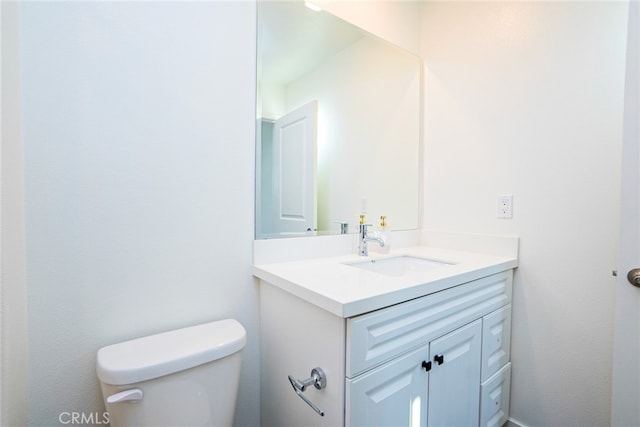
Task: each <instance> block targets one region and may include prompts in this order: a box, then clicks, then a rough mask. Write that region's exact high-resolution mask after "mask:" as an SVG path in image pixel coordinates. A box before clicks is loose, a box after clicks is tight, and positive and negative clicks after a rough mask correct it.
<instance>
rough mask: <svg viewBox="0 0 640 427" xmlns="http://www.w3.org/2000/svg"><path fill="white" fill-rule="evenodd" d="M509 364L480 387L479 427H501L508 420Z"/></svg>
mask: <svg viewBox="0 0 640 427" xmlns="http://www.w3.org/2000/svg"><path fill="white" fill-rule="evenodd" d="M510 392H511V363H507V364H506V365H505V366H504V367H503V368H502V369H500V370H499V371H498V372H497V373H496V374H494V375H493V376H492V377H491V378H489V379H488V380H487V381H485V382H484V383H482V385H481V386H480V427H501V426H502V425H503V424H504V423H506V422H507V419H508V418H509V394H510Z"/></svg>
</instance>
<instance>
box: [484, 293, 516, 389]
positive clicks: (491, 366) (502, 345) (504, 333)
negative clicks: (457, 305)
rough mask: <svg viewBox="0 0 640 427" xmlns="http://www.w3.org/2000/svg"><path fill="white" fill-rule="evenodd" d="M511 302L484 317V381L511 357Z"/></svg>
mask: <svg viewBox="0 0 640 427" xmlns="http://www.w3.org/2000/svg"><path fill="white" fill-rule="evenodd" d="M510 349H511V304H509V305H506V306H504V307H502V308H501V309H498V310H496V311H494V312H493V313H490V314H488V315H486V316H484V317H483V318H482V381H486V380H487V379H488V378H489V377H490V376H491V375H493V374H495V373H496V372H498V369H500V368H502V367H503V366H504V365H505V364H506V363H507V362H508V361H509V358H510V357H511V350H510Z"/></svg>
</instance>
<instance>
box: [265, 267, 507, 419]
mask: <svg viewBox="0 0 640 427" xmlns="http://www.w3.org/2000/svg"><path fill="white" fill-rule="evenodd" d="M511 288H512V270H507V271H504V272H501V273H498V274H493V275H491V276H487V277H484V278H480V279H477V280H473V281H471V282H468V283H463V284H459V285H457V286H452V287H450V288H448V289H444V290H442V291H439V292H435V293H432V294H429V295H425V296H423V297H420V298H416V299H412V300H409V301H406V302H403V303H400V304H395V305H392V306H390V307H384V308H381V309H378V310H375V311H372V312H368V313H364V314H361V315H358V316H353V317H349V318H346V319H345V318H341V317H338V316H336V315H334V314H331V313H329V312H326V311H324V310H322V309H320V308H318V307H315V306H314V305H313V304H310V303H308V302H306V301H304V300H302V299H300V298H297V297H294V296H292V295H290V294H288V293H287V292H286V291H284V290H282V289H278V288H276V287H275V286H271V285H269V284H268V283H266V282H263V283H262V286H261V309H262V311H261V322H262V323H261V328H262V329H261V335H262V337H261V339H262V344H261V345H262V369H261V371H262V378H261V393H262V398H261V400H262V407H261V411H262V426H263V427H269V426H273V427H275V426H278V427H280V426H302V425H304V426H330V427H335V426H341V425H342V426H353V427H356V426H362V427H364V426H375V427H381V426H407V427H414V426H416V427H417V426H429V427H434V426H500V425H502V424H503V423H504V422H505V421H506V420H507V416H508V407H509V382H510V367H511V365H510V362H509V346H510V333H511V327H510V324H511ZM315 367H320V368H322V369H323V370H324V371H325V372H326V374H327V385H326V388H324V389H322V390H316V389H314V388H313V387H308V388H307V390H306V391H305V392H304V393H302V394H303V395H304V396H305V397H306V398H308V400H310V401H311V402H313V403H314V404H315V405H316V406H317V407H318V408H320V409H322V410H323V411H324V416H320V415H318V414H317V413H316V412H315V411H314V410H313V409H312V408H311V407H310V406H309V405H307V404H306V403H305V402H304V401H303V400H302V399H301V398H300V397H299V396H297V395H296V393H295V391H294V390H293V388H292V386H291V384H290V383H289V381H288V379H287V375H293V376H295V377H296V378H299V379H303V378H306V377H308V376H309V372H310V370H311V369H313V368H315Z"/></svg>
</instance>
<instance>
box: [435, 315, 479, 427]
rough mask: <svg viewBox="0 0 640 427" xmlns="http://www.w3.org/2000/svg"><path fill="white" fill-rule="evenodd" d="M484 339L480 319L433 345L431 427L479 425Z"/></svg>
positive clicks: (439, 339)
mask: <svg viewBox="0 0 640 427" xmlns="http://www.w3.org/2000/svg"><path fill="white" fill-rule="evenodd" d="M481 335H482V321H481V320H480V319H478V320H476V321H475V322H473V323H470V324H468V325H466V326H463V327H462V328H460V329H457V330H455V331H453V332H451V333H449V334H447V335H445V336H444V337H442V338H438V339H437V340H435V341H432V342H431V344H430V346H429V352H430V356H431V361H432V362H433V363H434V365H433V369H432V370H431V372H430V378H429V408H428V425H429V427H438V426H442V427H449V426H477V425H478V417H479V411H478V407H479V404H480V395H479V394H478V386H479V384H480V352H481V347H482V336H481Z"/></svg>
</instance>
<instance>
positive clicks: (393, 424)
mask: <svg viewBox="0 0 640 427" xmlns="http://www.w3.org/2000/svg"><path fill="white" fill-rule="evenodd" d="M428 353H429V351H428V347H427V345H426V344H425V345H424V346H421V347H419V348H418V349H416V350H413V351H410V352H409V353H407V354H405V355H403V356H400V357H398V358H397V359H394V360H393V361H391V362H388V363H386V364H384V365H382V366H380V367H378V368H376V369H373V370H371V371H370V372H367V373H364V374H362V375H359V376H358V377H357V378H355V379H353V380H352V379H347V380H346V401H347V408H346V420H345V421H346V423H345V425H347V426H350V427H365V426H371V427H424V426H426V423H427V417H426V408H427V404H426V402H427V390H428V387H427V384H428V377H429V374H428V372H427V371H426V370H425V369H424V368H423V367H422V362H423V361H427V356H428Z"/></svg>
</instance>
